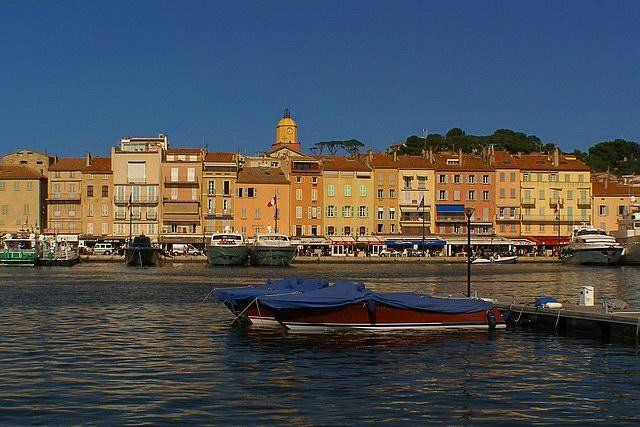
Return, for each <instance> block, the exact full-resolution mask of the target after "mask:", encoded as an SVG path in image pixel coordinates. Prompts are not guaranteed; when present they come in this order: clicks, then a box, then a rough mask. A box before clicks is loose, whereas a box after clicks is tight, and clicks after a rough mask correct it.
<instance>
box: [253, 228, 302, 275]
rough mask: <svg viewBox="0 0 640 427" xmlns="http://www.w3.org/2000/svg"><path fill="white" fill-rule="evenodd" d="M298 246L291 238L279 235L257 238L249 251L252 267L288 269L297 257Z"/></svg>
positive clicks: (271, 234)
mask: <svg viewBox="0 0 640 427" xmlns="http://www.w3.org/2000/svg"><path fill="white" fill-rule="evenodd" d="M295 254H296V246H295V245H294V244H292V243H291V240H289V237H288V236H286V235H284V234H278V233H263V234H258V235H257V236H256V240H255V242H254V244H253V245H252V246H251V247H250V249H249V259H250V261H251V264H252V265H260V266H270V267H286V266H288V265H290V264H291V261H292V260H293V258H294V257H295Z"/></svg>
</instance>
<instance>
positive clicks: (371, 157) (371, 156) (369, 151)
mask: <svg viewBox="0 0 640 427" xmlns="http://www.w3.org/2000/svg"><path fill="white" fill-rule="evenodd" d="M367 159H368V160H369V164H371V163H373V151H371V150H368V151H367Z"/></svg>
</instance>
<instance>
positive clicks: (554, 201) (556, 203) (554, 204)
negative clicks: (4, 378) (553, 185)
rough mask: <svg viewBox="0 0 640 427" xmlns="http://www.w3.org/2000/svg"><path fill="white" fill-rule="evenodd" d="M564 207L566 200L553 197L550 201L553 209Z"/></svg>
mask: <svg viewBox="0 0 640 427" xmlns="http://www.w3.org/2000/svg"><path fill="white" fill-rule="evenodd" d="M563 205H564V199H562V198H559V197H552V198H551V199H549V206H550V207H552V208H555V207H560V208H561V207H562V206H563Z"/></svg>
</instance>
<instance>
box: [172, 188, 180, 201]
mask: <svg viewBox="0 0 640 427" xmlns="http://www.w3.org/2000/svg"><path fill="white" fill-rule="evenodd" d="M171 200H178V189H177V188H172V189H171Z"/></svg>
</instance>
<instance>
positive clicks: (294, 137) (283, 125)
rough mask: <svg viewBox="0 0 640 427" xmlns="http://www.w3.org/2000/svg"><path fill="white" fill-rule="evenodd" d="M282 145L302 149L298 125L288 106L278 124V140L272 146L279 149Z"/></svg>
mask: <svg viewBox="0 0 640 427" xmlns="http://www.w3.org/2000/svg"><path fill="white" fill-rule="evenodd" d="M280 147H289V148H291V149H292V150H296V151H300V143H299V142H298V125H297V124H296V122H295V120H293V119H292V118H291V113H290V112H289V109H288V108H285V110H284V113H283V115H282V118H281V119H280V121H279V122H278V124H277V125H276V140H275V143H274V144H273V145H272V148H273V149H277V148H280Z"/></svg>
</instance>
